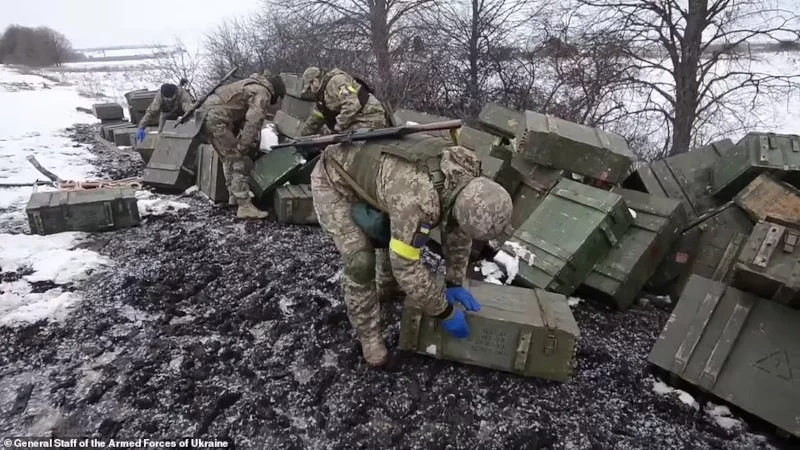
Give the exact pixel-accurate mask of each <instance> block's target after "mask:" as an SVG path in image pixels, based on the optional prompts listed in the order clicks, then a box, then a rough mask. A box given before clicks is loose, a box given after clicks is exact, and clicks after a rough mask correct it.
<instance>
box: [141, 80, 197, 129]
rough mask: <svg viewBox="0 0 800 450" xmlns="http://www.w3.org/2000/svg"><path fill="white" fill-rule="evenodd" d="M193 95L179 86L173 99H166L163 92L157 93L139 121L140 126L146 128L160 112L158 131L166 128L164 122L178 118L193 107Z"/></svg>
mask: <svg viewBox="0 0 800 450" xmlns="http://www.w3.org/2000/svg"><path fill="white" fill-rule="evenodd" d="M192 103H193V100H192V96H191V95H189V93H188V92H186V91H185V90H183V89H181V88H178V90H177V94H175V97H173V98H171V99H165V98H164V97H163V96H162V95H161V92H158V93H157V94H156V98H154V99H153V101H152V103H150V106H148V107H147V112H145V114H144V117H142V120H140V121H139V128H145V127H146V126H147V124H148V123H149V122H150V120H152V119H153V116H155V115H156V114H158V132H159V133H160V132H161V131H162V130H163V129H164V123H165V122H166V121H168V120H176V119H177V118H178V117H180V116H182V115H183V114H184V113H185V112H186V111H188V110H189V108H191V107H192Z"/></svg>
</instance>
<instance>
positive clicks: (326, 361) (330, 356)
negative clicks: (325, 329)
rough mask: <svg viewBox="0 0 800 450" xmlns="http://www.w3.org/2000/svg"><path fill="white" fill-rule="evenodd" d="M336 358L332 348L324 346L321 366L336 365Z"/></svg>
mask: <svg viewBox="0 0 800 450" xmlns="http://www.w3.org/2000/svg"><path fill="white" fill-rule="evenodd" d="M336 360H337V356H336V353H334V352H333V350H331V349H329V348H326V349H325V352H323V353H322V367H336V366H337V362H336Z"/></svg>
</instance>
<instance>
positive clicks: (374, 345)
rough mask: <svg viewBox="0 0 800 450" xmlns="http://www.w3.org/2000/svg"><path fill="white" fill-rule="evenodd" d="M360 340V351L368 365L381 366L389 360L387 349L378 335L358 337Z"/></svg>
mask: <svg viewBox="0 0 800 450" xmlns="http://www.w3.org/2000/svg"><path fill="white" fill-rule="evenodd" d="M358 340H359V341H360V342H361V353H362V354H363V355H364V359H365V360H366V361H367V364H368V365H369V366H370V367H375V368H378V367H383V366H385V365H386V363H387V362H389V351H388V350H386V344H384V343H383V338H382V337H381V336H380V335H370V336H364V337H359V338H358Z"/></svg>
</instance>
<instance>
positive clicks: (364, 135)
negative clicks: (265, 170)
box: [261, 120, 461, 153]
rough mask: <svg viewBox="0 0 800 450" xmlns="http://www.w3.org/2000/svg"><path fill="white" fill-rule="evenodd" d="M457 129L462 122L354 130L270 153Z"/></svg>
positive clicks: (302, 140) (301, 141)
mask: <svg viewBox="0 0 800 450" xmlns="http://www.w3.org/2000/svg"><path fill="white" fill-rule="evenodd" d="M455 128H461V121H460V120H446V121H444V122H434V123H428V124H424V125H403V126H401V127H392V128H379V129H377V130H354V131H350V132H348V133H340V134H329V135H327V136H317V137H308V138H300V139H295V140H292V141H289V142H284V143H283V144H277V145H272V146H270V149H269V151H272V150H275V149H278V148H284V147H296V148H298V149H301V148H304V147H321V146H327V145H331V144H340V143H347V142H354V141H369V140H372V139H385V138H401V137H403V136H408V135H409V134H415V133H425V132H427V131H441V130H452V129H455ZM261 151H262V152H264V153H268V152H269V151H265V150H261Z"/></svg>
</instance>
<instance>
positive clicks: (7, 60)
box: [0, 25, 78, 67]
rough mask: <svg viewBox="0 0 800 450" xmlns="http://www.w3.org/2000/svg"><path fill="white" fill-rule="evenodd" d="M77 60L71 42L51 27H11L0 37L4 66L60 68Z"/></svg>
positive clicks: (0, 60) (1, 58) (0, 49)
mask: <svg viewBox="0 0 800 450" xmlns="http://www.w3.org/2000/svg"><path fill="white" fill-rule="evenodd" d="M77 57H78V55H77V54H76V53H75V52H74V51H73V50H72V44H71V43H70V42H69V40H68V39H67V38H66V37H65V36H64V35H63V34H61V33H59V32H58V31H55V30H53V29H51V28H48V27H36V28H31V27H23V26H20V25H11V26H9V27H7V28H6V29H5V31H4V32H3V34H2V36H0V64H21V65H26V66H31V67H42V66H60V65H61V64H62V63H65V62H68V61H72V60H75V59H76V58H77Z"/></svg>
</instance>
